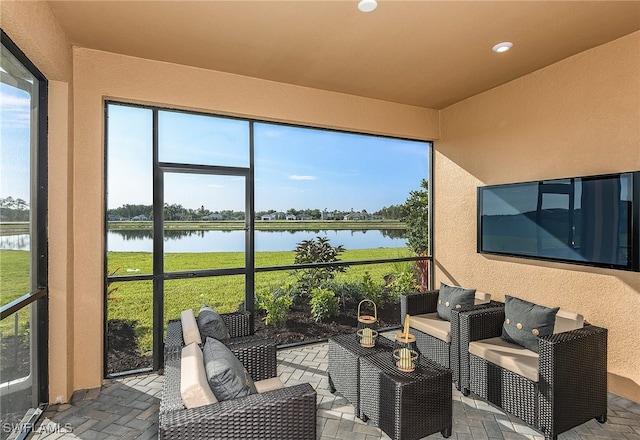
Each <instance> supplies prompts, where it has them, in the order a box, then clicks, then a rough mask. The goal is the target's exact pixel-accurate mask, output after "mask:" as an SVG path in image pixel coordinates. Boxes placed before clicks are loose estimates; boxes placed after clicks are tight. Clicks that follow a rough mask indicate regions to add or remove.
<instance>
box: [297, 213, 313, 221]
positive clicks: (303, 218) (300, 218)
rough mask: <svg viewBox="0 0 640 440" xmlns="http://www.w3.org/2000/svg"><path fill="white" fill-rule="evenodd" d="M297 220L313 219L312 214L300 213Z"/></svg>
mask: <svg viewBox="0 0 640 440" xmlns="http://www.w3.org/2000/svg"><path fill="white" fill-rule="evenodd" d="M296 219H297V220H311V216H309V215H307V214H298V215H297V216H296Z"/></svg>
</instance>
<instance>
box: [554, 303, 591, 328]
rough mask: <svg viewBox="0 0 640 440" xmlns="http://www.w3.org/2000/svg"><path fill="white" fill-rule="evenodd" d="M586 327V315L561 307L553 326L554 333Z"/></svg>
mask: <svg viewBox="0 0 640 440" xmlns="http://www.w3.org/2000/svg"><path fill="white" fill-rule="evenodd" d="M582 327H584V316H582V315H580V314H578V313H575V312H570V311H568V310H563V309H560V310H558V313H557V314H556V322H555V324H554V326H553V333H554V334H556V333H564V332H569V331H571V330H576V329H579V328H582Z"/></svg>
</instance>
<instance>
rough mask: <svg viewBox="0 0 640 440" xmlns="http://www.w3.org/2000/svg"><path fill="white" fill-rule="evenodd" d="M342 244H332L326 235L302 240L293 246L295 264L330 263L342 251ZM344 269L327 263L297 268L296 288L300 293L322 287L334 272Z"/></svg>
mask: <svg viewBox="0 0 640 440" xmlns="http://www.w3.org/2000/svg"><path fill="white" fill-rule="evenodd" d="M344 251H345V249H344V247H342V245H339V246H335V247H334V246H332V245H331V243H330V242H329V239H328V238H327V237H317V238H312V239H311V240H303V241H301V242H300V243H298V245H297V246H296V248H295V258H294V263H295V264H310V263H332V262H335V261H339V260H338V256H339V255H340V254H341V253H342V252H344ZM345 270H346V269H345V268H344V267H340V266H333V265H328V266H324V267H314V268H308V269H298V270H297V271H296V276H297V278H298V288H299V291H300V292H301V293H309V292H311V290H312V289H314V288H319V287H322V286H324V285H325V284H326V282H327V281H329V280H332V279H333V278H334V277H335V276H336V273H338V272H344V271H345Z"/></svg>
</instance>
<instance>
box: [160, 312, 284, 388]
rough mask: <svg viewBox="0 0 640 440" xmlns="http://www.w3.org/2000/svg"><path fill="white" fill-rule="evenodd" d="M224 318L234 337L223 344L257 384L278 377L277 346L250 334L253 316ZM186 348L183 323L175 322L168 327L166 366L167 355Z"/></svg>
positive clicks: (238, 313) (244, 313)
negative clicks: (259, 381) (175, 349)
mask: <svg viewBox="0 0 640 440" xmlns="http://www.w3.org/2000/svg"><path fill="white" fill-rule="evenodd" d="M221 316H222V319H223V320H224V321H225V324H226V325H227V329H228V330H229V334H230V335H231V339H227V340H223V341H222V342H223V343H224V344H225V345H226V346H227V347H229V349H231V351H232V352H233V353H234V354H235V355H236V357H237V358H238V359H239V360H240V362H242V365H244V366H245V367H246V368H247V371H249V374H251V377H252V378H253V380H256V381H257V380H263V379H269V378H271V377H276V376H277V375H278V373H277V359H276V358H277V353H276V344H275V342H274V341H272V340H270V339H266V338H265V337H264V336H260V335H252V334H250V331H251V330H250V329H251V327H250V326H249V319H250V317H251V314H250V313H249V312H236V313H228V314H222V315H221ZM183 346H184V340H183V339H182V322H181V321H180V320H179V319H172V320H170V321H169V322H168V324H167V339H166V341H165V344H164V351H165V362H166V358H167V351H172V350H173V349H174V348H176V347H177V348H182V347H183ZM165 368H166V365H165Z"/></svg>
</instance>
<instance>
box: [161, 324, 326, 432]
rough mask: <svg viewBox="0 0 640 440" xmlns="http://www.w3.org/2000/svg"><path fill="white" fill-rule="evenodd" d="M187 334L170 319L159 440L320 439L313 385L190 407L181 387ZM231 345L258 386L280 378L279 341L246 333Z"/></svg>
mask: <svg viewBox="0 0 640 440" xmlns="http://www.w3.org/2000/svg"><path fill="white" fill-rule="evenodd" d="M232 318H233V319H235V318H237V316H235V317H232ZM232 328H233V327H232V326H230V327H229V329H230V333H231V334H232V335H234V334H237V333H234V332H233V331H232V330H231V329H232ZM238 328H243V327H242V326H240V327H238ZM181 333H182V329H181V323H180V320H175V321H170V322H169V325H168V330H167V341H168V342H169V343H167V344H165V350H164V382H163V388H162V398H161V401H160V411H159V427H158V437H159V439H161V440H163V439H189V438H192V439H216V440H223V439H238V440H239V439H255V440H257V439H274V440H275V439H284V440H287V439H289V440H294V439H295V440H297V439H304V440H313V439H315V438H316V391H315V390H314V389H313V387H312V386H311V385H310V384H309V383H304V384H299V385H295V386H290V387H284V388H279V389H273V390H270V391H265V392H262V393H259V394H251V395H248V396H246V397H238V398H235V399H232V400H225V401H221V402H216V403H213V404H209V405H204V406H200V407H197V408H186V407H185V405H184V403H183V399H182V395H181V390H180V381H181V352H182V348H183V344H182V343H181V342H180V341H181V340H182V336H179V335H181ZM241 333H242V332H241ZM169 335H171V337H170V336H169ZM178 336H179V337H178ZM225 345H227V347H229V349H230V350H231V352H232V353H233V354H234V355H235V356H236V357H237V358H238V359H239V360H240V361H241V363H242V364H243V366H244V367H245V368H246V369H247V371H248V373H249V374H250V375H251V377H252V378H253V379H254V380H255V381H256V384H257V383H258V382H260V381H268V379H272V378H276V377H277V364H276V354H275V353H276V351H275V350H276V345H275V342H274V341H272V340H270V339H267V338H264V337H260V336H256V335H244V336H236V337H233V338H231V339H230V340H228V341H226V342H225Z"/></svg>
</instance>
